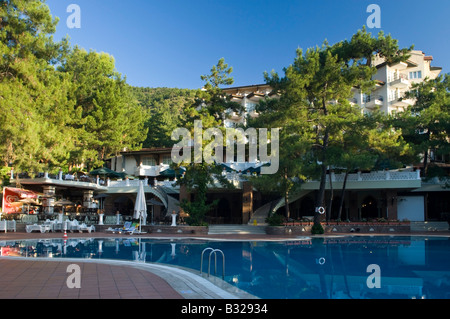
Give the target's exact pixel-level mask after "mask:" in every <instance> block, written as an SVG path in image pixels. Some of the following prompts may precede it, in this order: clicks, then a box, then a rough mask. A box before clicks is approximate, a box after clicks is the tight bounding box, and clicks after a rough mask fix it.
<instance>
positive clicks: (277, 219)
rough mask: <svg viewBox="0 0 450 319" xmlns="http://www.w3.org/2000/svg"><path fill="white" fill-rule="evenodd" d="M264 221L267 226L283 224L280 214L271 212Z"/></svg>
mask: <svg viewBox="0 0 450 319" xmlns="http://www.w3.org/2000/svg"><path fill="white" fill-rule="evenodd" d="M266 223H268V224H269V226H283V223H284V218H283V216H281V215H278V214H273V215H272V216H270V217H267V218H266Z"/></svg>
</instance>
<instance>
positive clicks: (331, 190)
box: [326, 171, 334, 221]
mask: <svg viewBox="0 0 450 319" xmlns="http://www.w3.org/2000/svg"><path fill="white" fill-rule="evenodd" d="M328 175H329V180H330V200H329V201H328V207H327V217H326V218H327V221H329V220H330V217H331V207H332V206H333V196H334V193H333V181H332V180H331V171H330V173H329V174H328Z"/></svg>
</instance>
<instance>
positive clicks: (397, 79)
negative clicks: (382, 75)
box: [389, 73, 409, 88]
mask: <svg viewBox="0 0 450 319" xmlns="http://www.w3.org/2000/svg"><path fill="white" fill-rule="evenodd" d="M389 85H390V86H391V87H394V88H407V87H409V80H408V75H406V74H404V73H394V74H392V76H390V77H389Z"/></svg>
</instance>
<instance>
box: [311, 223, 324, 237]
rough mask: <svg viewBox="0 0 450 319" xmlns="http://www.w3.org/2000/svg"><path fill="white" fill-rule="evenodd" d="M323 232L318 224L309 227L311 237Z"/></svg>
mask: <svg viewBox="0 0 450 319" xmlns="http://www.w3.org/2000/svg"><path fill="white" fill-rule="evenodd" d="M324 232H325V230H324V229H323V227H322V225H321V224H320V223H314V225H313V226H312V227H311V234H313V235H321V234H323V233H324Z"/></svg>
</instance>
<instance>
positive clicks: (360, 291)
mask: <svg viewBox="0 0 450 319" xmlns="http://www.w3.org/2000/svg"><path fill="white" fill-rule="evenodd" d="M0 247H1V250H0V252H1V255H2V256H8V255H10V256H23V257H29V258H34V257H52V258H90V259H121V260H139V261H145V262H149V263H150V262H152V263H162V264H168V265H175V266H181V267H185V268H190V269H192V270H193V271H194V272H196V273H199V271H200V264H201V255H202V252H203V251H204V250H205V249H206V248H213V249H219V250H221V251H222V252H223V254H224V256H225V277H224V280H225V281H226V282H228V283H230V284H231V285H234V286H236V287H238V288H240V289H242V290H244V291H247V292H249V293H250V294H253V295H255V296H257V297H260V298H264V299H300V298H318V299H330V298H332V299H335V298H336V299H341V298H352V299H367V298H369V299H370V298H376V299H378V298H383V299H386V298H395V299H404V298H426V299H438V298H439V299H442V298H450V238H447V237H434V236H429V237H426V236H335V237H321V238H302V239H298V240H291V241H220V242H219V241H206V240H197V239H145V238H129V237H121V238H96V239H79V238H78V239H68V240H67V241H66V242H64V240H63V239H45V240H25V241H2V242H0ZM210 253H211V250H206V251H205V253H204V258H203V272H204V273H207V272H208V260H209V255H210ZM216 256H217V275H218V276H221V275H222V255H221V253H217V254H216ZM211 257H212V258H211V273H212V274H213V273H214V254H212V255H211Z"/></svg>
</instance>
